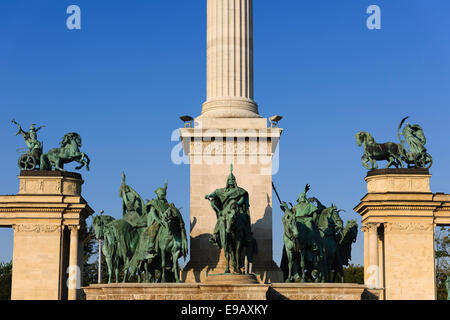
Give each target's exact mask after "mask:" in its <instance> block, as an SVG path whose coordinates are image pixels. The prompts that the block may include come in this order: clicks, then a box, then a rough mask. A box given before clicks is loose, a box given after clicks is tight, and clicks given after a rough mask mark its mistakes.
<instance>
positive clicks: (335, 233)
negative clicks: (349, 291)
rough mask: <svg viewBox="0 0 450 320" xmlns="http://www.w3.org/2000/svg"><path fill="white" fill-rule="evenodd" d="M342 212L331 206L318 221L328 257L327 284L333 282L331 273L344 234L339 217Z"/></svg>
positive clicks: (322, 213) (323, 211)
mask: <svg viewBox="0 0 450 320" xmlns="http://www.w3.org/2000/svg"><path fill="white" fill-rule="evenodd" d="M340 211H342V210H338V209H337V207H336V206H335V205H331V207H329V208H326V209H324V210H322V212H321V213H320V214H319V218H318V221H317V226H318V229H319V233H320V237H321V239H322V245H323V249H324V254H325V257H326V273H325V278H326V280H327V282H330V281H331V272H332V268H333V266H334V264H335V263H336V262H337V251H338V246H339V240H340V238H341V237H342V232H343V222H342V220H341V218H340V217H339V212H340Z"/></svg>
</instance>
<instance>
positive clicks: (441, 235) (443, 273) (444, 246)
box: [435, 227, 450, 300]
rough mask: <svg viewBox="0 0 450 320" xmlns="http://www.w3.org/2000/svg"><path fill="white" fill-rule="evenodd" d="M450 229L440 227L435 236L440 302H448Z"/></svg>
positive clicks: (437, 283)
mask: <svg viewBox="0 0 450 320" xmlns="http://www.w3.org/2000/svg"><path fill="white" fill-rule="evenodd" d="M449 229H450V228H449V227H439V228H437V229H436V235H435V248H436V249H435V250H436V252H435V257H436V287H437V298H438V300H447V289H446V287H445V281H446V280H447V277H450V237H449Z"/></svg>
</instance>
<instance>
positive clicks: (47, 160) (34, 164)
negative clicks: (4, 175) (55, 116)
mask: <svg viewBox="0 0 450 320" xmlns="http://www.w3.org/2000/svg"><path fill="white" fill-rule="evenodd" d="M12 123H13V124H15V125H17V126H18V128H19V131H18V132H17V133H16V136H17V135H19V134H22V136H23V138H24V139H25V143H26V144H27V147H28V152H27V153H26V154H23V155H21V156H20V158H19V162H18V164H19V169H20V170H36V169H38V167H39V170H41V171H49V170H52V171H54V170H58V171H66V170H65V169H64V165H65V164H67V163H70V162H74V161H75V162H78V163H80V166H78V167H76V168H75V169H76V170H80V169H81V168H83V167H86V170H88V171H89V164H90V159H89V157H88V156H87V155H86V154H85V153H84V152H81V151H80V148H81V146H82V143H81V137H80V135H79V134H78V133H75V132H70V133H67V134H66V135H64V137H63V138H62V140H61V142H60V148H53V149H51V150H50V151H49V152H47V153H43V144H42V142H41V141H39V140H38V139H37V132H38V131H39V130H40V129H42V128H44V127H45V126H40V127H38V128H36V127H35V126H36V125H35V124H32V125H31V126H30V131H29V132H26V131H24V130H23V129H22V127H21V126H20V125H19V124H18V123H17V122H16V121H15V120H12Z"/></svg>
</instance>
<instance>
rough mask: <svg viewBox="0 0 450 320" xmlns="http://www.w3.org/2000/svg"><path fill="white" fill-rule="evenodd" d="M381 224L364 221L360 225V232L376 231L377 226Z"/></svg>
mask: <svg viewBox="0 0 450 320" xmlns="http://www.w3.org/2000/svg"><path fill="white" fill-rule="evenodd" d="M380 225H381V223H371V222H369V223H365V224H364V225H363V226H362V227H361V231H362V232H377V230H378V227H379V226H380Z"/></svg>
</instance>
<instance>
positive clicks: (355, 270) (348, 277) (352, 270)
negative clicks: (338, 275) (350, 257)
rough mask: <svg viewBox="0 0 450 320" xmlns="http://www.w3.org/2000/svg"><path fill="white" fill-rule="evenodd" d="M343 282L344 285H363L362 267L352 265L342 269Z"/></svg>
mask: <svg viewBox="0 0 450 320" xmlns="http://www.w3.org/2000/svg"><path fill="white" fill-rule="evenodd" d="M344 281H345V282H346V283H358V284H364V267H363V266H360V265H353V264H350V265H349V266H346V267H344Z"/></svg>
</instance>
